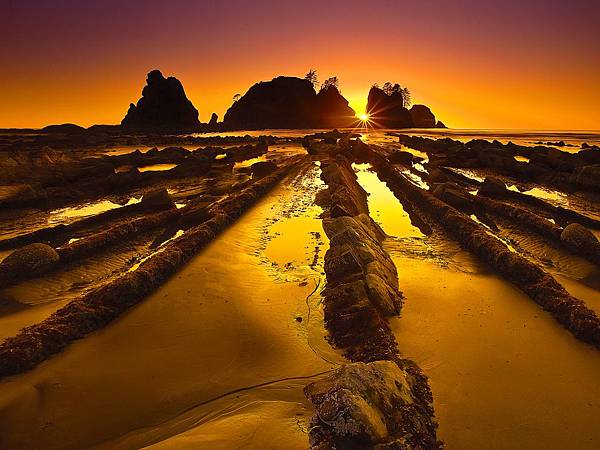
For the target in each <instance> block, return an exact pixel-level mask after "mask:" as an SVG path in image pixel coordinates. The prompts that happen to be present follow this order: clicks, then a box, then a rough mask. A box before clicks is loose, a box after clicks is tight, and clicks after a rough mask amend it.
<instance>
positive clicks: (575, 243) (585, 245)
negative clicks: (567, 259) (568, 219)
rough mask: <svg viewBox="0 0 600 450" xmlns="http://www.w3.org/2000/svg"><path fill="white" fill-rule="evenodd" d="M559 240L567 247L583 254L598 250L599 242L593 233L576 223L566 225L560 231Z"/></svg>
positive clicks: (599, 247)
mask: <svg viewBox="0 0 600 450" xmlns="http://www.w3.org/2000/svg"><path fill="white" fill-rule="evenodd" d="M560 239H561V241H563V242H564V243H565V244H567V245H568V246H569V247H571V248H573V249H575V250H578V251H581V252H584V253H586V252H588V251H590V250H592V249H596V250H598V249H600V242H598V239H597V238H596V236H595V235H594V233H592V232H591V231H590V230H588V229H587V228H586V227H584V226H583V225H580V224H578V223H570V224H569V225H567V226H566V227H565V228H564V230H563V231H562V233H561V235H560Z"/></svg>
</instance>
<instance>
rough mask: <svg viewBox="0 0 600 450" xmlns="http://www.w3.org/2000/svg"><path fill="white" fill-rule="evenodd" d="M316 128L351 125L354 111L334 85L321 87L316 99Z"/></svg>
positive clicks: (354, 117) (353, 121)
mask: <svg viewBox="0 0 600 450" xmlns="http://www.w3.org/2000/svg"><path fill="white" fill-rule="evenodd" d="M316 113H317V123H316V124H315V127H317V128H338V127H348V126H352V125H354V124H355V122H356V113H355V112H354V110H353V109H352V108H350V106H348V100H346V99H345V98H344V97H343V96H342V94H340V91H339V90H338V89H337V88H336V87H335V86H332V85H330V86H328V87H326V88H324V89H321V90H320V91H319V93H318V94H317V101H316Z"/></svg>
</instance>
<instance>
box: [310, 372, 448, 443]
mask: <svg viewBox="0 0 600 450" xmlns="http://www.w3.org/2000/svg"><path fill="white" fill-rule="evenodd" d="M414 384H415V381H414V379H413V377H412V375H411V374H409V373H408V372H406V371H404V370H402V369H400V367H399V366H398V365H397V364H396V363H395V362H392V361H375V362H371V363H361V362H359V363H353V364H347V365H344V366H342V367H340V368H339V369H337V370H335V371H333V372H331V374H329V375H328V376H326V377H325V378H324V379H322V380H320V381H317V382H315V383H312V384H309V385H308V386H306V387H305V388H304V394H305V395H306V397H307V398H308V399H309V400H310V401H311V402H312V403H313V405H314V406H315V409H316V414H315V416H314V417H313V419H312V422H311V427H310V434H309V439H310V446H311V449H333V448H339V449H384V448H387V449H392V448H393V449H423V450H426V449H436V448H439V446H438V443H437V441H436V439H435V424H434V423H432V421H431V418H430V416H429V412H428V409H427V408H424V407H423V405H421V404H420V402H419V401H418V400H416V399H415V396H414V391H415V389H414V387H415V386H414Z"/></svg>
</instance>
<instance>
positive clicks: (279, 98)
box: [223, 77, 356, 130]
mask: <svg viewBox="0 0 600 450" xmlns="http://www.w3.org/2000/svg"><path fill="white" fill-rule="evenodd" d="M355 122H356V116H355V113H354V110H353V109H352V108H350V107H349V106H348V101H347V100H346V99H345V98H344V97H342V95H341V94H340V92H339V91H338V89H337V88H336V87H335V86H329V87H328V88H326V89H322V90H321V91H320V92H319V93H318V94H317V93H316V92H315V89H314V87H313V85H312V83H311V82H310V81H308V80H305V79H302V78H296V77H277V78H274V79H272V80H271V81H261V82H259V83H256V84H255V85H254V86H252V87H251V88H250V89H249V90H248V92H246V94H244V96H243V97H241V98H240V99H239V100H237V101H236V102H235V103H234V104H233V105H232V106H231V107H230V108H229V109H228V110H227V112H226V113H225V117H224V119H223V123H224V126H225V128H227V129H247V130H251V129H268V128H328V127H345V126H352V125H353V124H355Z"/></svg>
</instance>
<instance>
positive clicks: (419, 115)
mask: <svg viewBox="0 0 600 450" xmlns="http://www.w3.org/2000/svg"><path fill="white" fill-rule="evenodd" d="M409 112H410V117H411V118H412V121H413V126H414V127H415V128H434V127H435V116H434V115H433V113H432V112H431V110H430V109H429V108H428V107H427V106H425V105H413V106H412V107H411V108H410V110H409Z"/></svg>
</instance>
